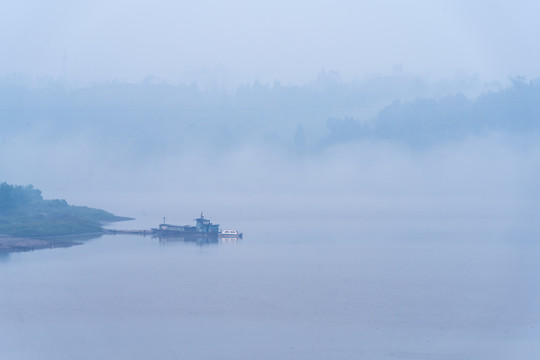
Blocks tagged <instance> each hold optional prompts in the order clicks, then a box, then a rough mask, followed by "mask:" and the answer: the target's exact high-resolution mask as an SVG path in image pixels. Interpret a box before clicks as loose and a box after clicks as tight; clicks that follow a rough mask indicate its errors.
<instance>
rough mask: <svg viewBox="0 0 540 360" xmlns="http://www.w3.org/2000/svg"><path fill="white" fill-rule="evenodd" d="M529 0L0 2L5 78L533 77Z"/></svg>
mask: <svg viewBox="0 0 540 360" xmlns="http://www.w3.org/2000/svg"><path fill="white" fill-rule="evenodd" d="M539 13H540V5H539V3H538V2H535V1H519V2H514V1H512V2H510V1H454V0H453V1H434V0H429V1H422V0H409V1H397V0H396V1H391V0H386V1H370V2H367V1H357V0H356V1H346V0H345V1H340V0H338V1H313V0H311V1H303V0H301V1H290V0H287V1H284V0H272V1H266V0H264V1H248V0H230V1H216V0H197V1H167V0H159V1H152V2H150V1H137V0H129V1H128V0H118V1H110V0H92V1H77V2H73V1H62V0H56V1H46V2H45V1H37V0H21V1H16V2H15V1H11V2H2V3H1V4H0V50H1V53H2V56H1V57H0V69H1V70H0V76H2V75H6V74H12V73H24V74H28V75H46V76H52V77H61V76H63V75H64V74H66V76H67V78H68V79H69V80H70V81H95V80H98V81H102V80H110V79H120V80H127V81H138V80H141V79H143V78H144V77H145V76H146V75H149V74H153V75H156V76H158V77H162V78H166V79H168V80H170V81H183V82H185V81H193V80H202V81H208V79H213V80H215V81H216V82H218V83H226V84H228V85H232V84H236V83H238V82H244V81H253V80H255V79H259V80H261V81H265V82H273V81H274V80H280V81H282V82H285V83H303V82H306V81H309V80H311V79H313V78H314V77H315V76H316V75H317V73H318V72H319V71H320V70H321V69H323V68H325V69H333V70H338V71H339V72H340V73H341V76H342V78H344V79H351V78H354V77H362V76H364V75H366V74H372V73H391V72H392V71H394V69H395V68H398V67H396V65H400V64H401V65H402V68H403V69H404V70H405V71H410V72H414V73H420V74H424V75H429V76H432V77H446V76H452V75H454V74H455V73H456V72H457V71H466V72H468V73H478V74H479V75H480V76H481V77H482V78H483V79H484V80H495V79H498V80H500V79H505V78H506V77H507V76H509V75H524V76H526V77H528V78H534V77H538V76H539V74H540V62H539V61H537V60H538V58H539V55H540V48H539V47H538V46H537V40H538V38H539V35H540V25H538V24H539V23H538V21H537V16H538V14H539Z"/></svg>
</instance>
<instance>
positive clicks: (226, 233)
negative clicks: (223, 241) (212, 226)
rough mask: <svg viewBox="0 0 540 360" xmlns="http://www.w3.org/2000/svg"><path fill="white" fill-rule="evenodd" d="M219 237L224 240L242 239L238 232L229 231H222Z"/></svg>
mask: <svg viewBox="0 0 540 360" xmlns="http://www.w3.org/2000/svg"><path fill="white" fill-rule="evenodd" d="M219 236H220V237H222V238H242V233H239V232H238V231H237V230H233V229H227V230H223V231H221V232H220V233H219Z"/></svg>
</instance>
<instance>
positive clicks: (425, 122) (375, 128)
mask: <svg viewBox="0 0 540 360" xmlns="http://www.w3.org/2000/svg"><path fill="white" fill-rule="evenodd" d="M327 128H328V134H327V135H326V136H325V137H324V138H323V139H322V140H321V146H323V147H324V146H329V145H331V144H335V143H340V142H344V141H358V140H361V139H372V140H373V139H379V140H381V139H382V140H388V141H400V142H403V143H407V144H410V145H420V146H424V145H430V144H434V143H437V142H441V141H445V140H453V139H461V138H463V137H466V136H471V135H483V134H487V133H493V132H499V133H504V134H509V135H533V136H534V135H538V133H539V130H540V79H537V80H534V81H530V82H525V81H524V80H522V79H519V78H518V79H514V80H513V85H512V86H511V87H509V88H506V89H504V90H500V91H497V92H488V93H484V94H482V95H480V96H479V97H478V98H476V99H468V98H466V97H465V96H464V95H462V94H457V95H454V96H446V97H442V98H439V99H434V98H423V99H420V98H419V99H415V100H413V101H407V102H399V101H396V102H394V103H393V104H391V105H389V106H386V107H385V108H384V109H382V110H381V111H379V113H378V114H377V115H376V116H375V117H374V118H373V119H371V120H370V121H367V122H360V121H358V120H356V119H354V118H352V117H349V118H341V119H329V120H328V123H327Z"/></svg>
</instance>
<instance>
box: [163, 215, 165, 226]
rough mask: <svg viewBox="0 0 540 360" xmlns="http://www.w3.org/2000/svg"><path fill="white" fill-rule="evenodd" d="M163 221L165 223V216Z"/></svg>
mask: <svg viewBox="0 0 540 360" xmlns="http://www.w3.org/2000/svg"><path fill="white" fill-rule="evenodd" d="M163 223H164V224H165V216H164V217H163Z"/></svg>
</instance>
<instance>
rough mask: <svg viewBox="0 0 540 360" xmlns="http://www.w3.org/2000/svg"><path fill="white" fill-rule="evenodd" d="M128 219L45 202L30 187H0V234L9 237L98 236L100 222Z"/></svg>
mask: <svg viewBox="0 0 540 360" xmlns="http://www.w3.org/2000/svg"><path fill="white" fill-rule="evenodd" d="M129 219H130V218H126V217H121V216H116V215H113V214H111V213H109V212H106V211H104V210H100V209H93V208H89V207H86V206H73V205H69V204H68V203H67V202H66V201H65V200H45V199H43V197H42V196H41V191H40V190H38V189H34V187H33V186H32V185H28V186H14V185H8V184H6V183H1V184H0V234H2V235H5V236H9V237H10V238H43V237H54V236H65V235H80V234H90V233H101V232H102V231H103V227H102V226H103V223H107V222H113V221H122V220H129Z"/></svg>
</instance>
